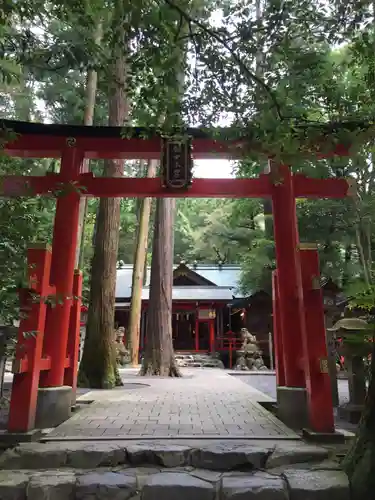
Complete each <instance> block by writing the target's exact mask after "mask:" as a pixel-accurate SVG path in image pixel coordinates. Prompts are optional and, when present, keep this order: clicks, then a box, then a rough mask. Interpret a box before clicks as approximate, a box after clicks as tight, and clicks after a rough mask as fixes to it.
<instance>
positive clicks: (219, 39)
mask: <svg viewBox="0 0 375 500" xmlns="http://www.w3.org/2000/svg"><path fill="white" fill-rule="evenodd" d="M164 2H165V3H166V4H167V5H168V6H169V7H170V8H171V9H174V10H175V11H176V12H178V13H179V14H180V16H181V17H183V18H184V19H185V20H186V21H187V22H188V23H189V24H191V23H192V24H195V25H196V26H198V28H200V29H201V30H202V31H203V32H204V33H206V34H208V35H209V36H210V37H211V38H214V39H215V40H216V41H217V42H219V43H220V44H221V45H222V46H223V47H224V48H225V49H226V50H227V51H228V52H229V53H230V55H231V57H232V59H233V60H234V61H235V62H236V63H237V64H238V65H239V67H240V68H241V69H242V71H243V72H244V73H245V75H246V76H247V77H248V79H250V80H251V82H255V83H257V84H258V85H259V86H260V87H261V88H262V89H263V90H264V91H265V93H266V94H267V95H268V96H269V98H270V99H271V101H272V103H273V106H274V108H275V109H276V113H277V115H278V117H279V119H280V120H283V116H282V113H281V108H280V104H279V102H278V100H277V98H276V96H275V94H274V92H273V90H272V89H271V87H270V86H269V85H267V83H266V82H265V81H264V80H263V79H262V78H259V77H258V76H257V75H256V74H255V73H253V72H252V71H251V70H250V69H249V68H248V66H247V65H246V64H245V63H244V62H243V60H242V59H241V58H240V57H239V56H238V55H237V54H236V53H235V52H234V50H233V49H232V47H230V46H229V45H228V43H227V41H226V40H225V39H224V38H222V37H221V36H220V35H218V34H217V33H216V32H215V31H214V30H212V29H211V28H210V27H208V26H206V25H205V24H204V23H202V22H201V21H199V20H198V19H196V18H193V17H192V16H190V15H189V14H188V13H187V12H185V11H184V10H183V9H182V8H181V7H179V6H178V5H176V4H174V3H173V1H172V0H164Z"/></svg>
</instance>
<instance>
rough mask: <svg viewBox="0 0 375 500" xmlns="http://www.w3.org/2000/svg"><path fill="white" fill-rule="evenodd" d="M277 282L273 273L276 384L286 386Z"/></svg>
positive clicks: (275, 273)
mask: <svg viewBox="0 0 375 500" xmlns="http://www.w3.org/2000/svg"><path fill="white" fill-rule="evenodd" d="M278 286H279V285H278V281H277V271H273V273H272V305H273V307H272V309H273V311H272V313H273V346H274V352H275V368H276V383H277V385H278V386H279V387H280V386H285V371H284V349H283V331H282V324H281V321H280V304H279V301H280V297H279V288H278Z"/></svg>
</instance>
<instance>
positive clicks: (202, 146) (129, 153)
mask: <svg viewBox="0 0 375 500" xmlns="http://www.w3.org/2000/svg"><path fill="white" fill-rule="evenodd" d="M192 145H193V158H194V159H195V160H202V159H240V158H243V157H244V155H248V154H249V153H251V152H253V153H254V152H258V153H259V154H260V153H262V154H266V152H264V151H261V148H260V146H259V145H258V146H256V145H254V148H253V150H249V148H247V147H246V143H244V141H243V140H242V141H241V140H235V141H233V140H228V141H224V140H215V139H212V138H207V137H202V138H195V139H193V141H192ZM72 146H74V147H75V148H77V149H79V150H81V151H82V152H83V154H84V157H85V158H90V159H99V158H114V159H128V160H137V159H144V160H151V159H159V158H160V154H161V139H160V137H151V138H147V139H142V138H130V139H126V138H121V137H100V136H99V137H80V136H77V137H74V136H73V137H67V136H59V135H43V134H30V135H28V134H23V135H19V136H17V137H16V138H15V139H13V140H11V141H10V142H8V143H7V144H5V145H4V147H3V150H4V151H5V152H6V153H7V154H8V155H10V156H17V157H20V158H60V157H61V155H62V152H63V151H64V150H65V149H66V148H67V147H72ZM314 149H315V154H316V156H317V158H328V157H332V156H335V155H337V156H347V155H349V154H350V152H349V149H348V148H347V147H345V146H343V145H340V144H338V145H337V146H335V149H332V150H330V151H324V152H323V151H322V150H321V148H320V147H319V146H316V148H312V151H311V152H312V153H313V154H314ZM311 152H310V154H311ZM302 154H303V153H302Z"/></svg>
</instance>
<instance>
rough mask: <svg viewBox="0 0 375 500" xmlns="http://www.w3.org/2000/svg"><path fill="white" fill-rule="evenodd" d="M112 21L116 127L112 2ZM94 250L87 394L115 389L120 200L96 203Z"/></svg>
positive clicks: (119, 107)
mask: <svg viewBox="0 0 375 500" xmlns="http://www.w3.org/2000/svg"><path fill="white" fill-rule="evenodd" d="M115 7H116V8H115V12H114V13H113V19H114V22H115V23H116V27H115V33H116V35H117V36H116V40H115V41H114V44H113V52H112V56H113V63H112V64H113V78H112V82H111V86H110V88H109V95H108V105H109V106H108V115H109V118H108V124H109V125H110V126H122V125H123V124H124V122H125V120H127V119H128V116H129V103H128V100H127V96H126V73H127V64H126V47H125V46H124V40H125V37H126V33H125V30H124V26H125V22H123V20H124V13H123V9H124V5H123V3H122V1H121V0H118V2H116V6H115ZM123 169H124V164H123V161H122V160H107V161H106V162H105V167H104V175H105V176H108V177H120V176H122V175H123ZM97 218H98V219H97V224H96V234H95V249H94V256H93V260H92V270H91V290H90V305H89V311H88V319H87V328H86V339H85V345H84V350H83V357H82V361H81V364H80V371H79V384H80V385H81V386H84V387H92V388H112V387H114V386H115V385H121V379H120V376H119V373H118V370H117V366H116V355H115V345H114V344H115V342H114V340H115V339H114V312H115V288H116V262H117V254H118V244H119V227H120V198H101V199H100V204H99V210H98V214H97Z"/></svg>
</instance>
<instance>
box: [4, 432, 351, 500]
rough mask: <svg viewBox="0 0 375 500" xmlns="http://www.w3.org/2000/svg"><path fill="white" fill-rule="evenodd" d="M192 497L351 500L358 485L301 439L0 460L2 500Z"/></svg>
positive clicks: (146, 446)
mask: <svg viewBox="0 0 375 500" xmlns="http://www.w3.org/2000/svg"><path fill="white" fill-rule="evenodd" d="M191 498H194V500H306V499H309V500H350V487H349V483H348V479H347V476H346V475H345V473H344V472H342V471H341V470H340V467H339V465H338V464H337V463H336V462H332V461H330V460H329V452H328V451H327V450H326V449H324V448H320V447H317V446H311V445H305V444H303V443H302V442H298V441H297V442H286V441H284V442H283V441H282V440H279V441H277V443H276V444H272V443H271V442H270V444H269V445H267V443H266V444H264V441H263V444H259V443H258V444H257V443H256V440H253V441H252V443H251V442H250V441H247V442H246V441H241V442H240V441H226V442H223V441H220V442H218V441H211V442H208V443H207V442H206V443H205V444H202V443H201V442H199V441H195V442H194V443H191V442H190V444H189V442H188V441H186V442H183V441H181V440H179V441H178V443H177V442H164V441H156V440H155V441H152V440H149V441H146V440H144V441H140V440H137V441H130V440H127V441H123V442H121V441H120V442H119V441H91V442H82V441H81V442H80V441H75V442H74V441H60V442H58V441H56V442H47V443H27V444H22V445H19V446H17V447H16V448H14V449H9V450H7V451H6V452H4V453H3V455H2V456H0V499H1V500H26V499H27V500H94V499H98V500H191ZM352 500H353V499H352Z"/></svg>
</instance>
